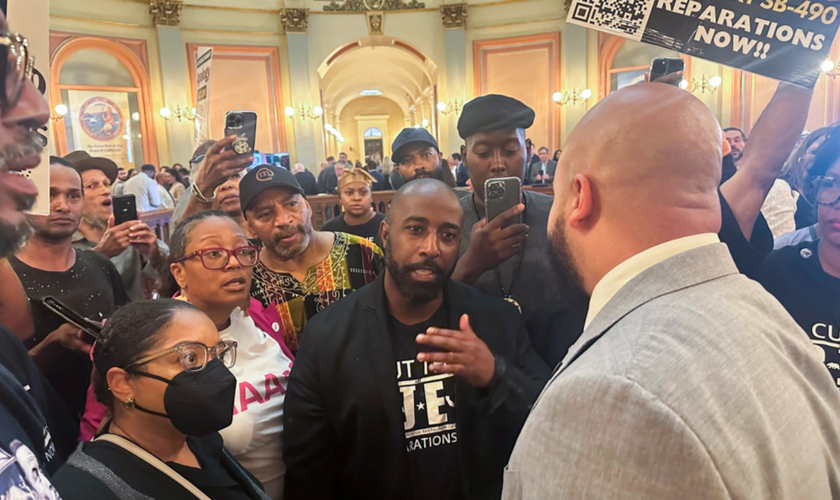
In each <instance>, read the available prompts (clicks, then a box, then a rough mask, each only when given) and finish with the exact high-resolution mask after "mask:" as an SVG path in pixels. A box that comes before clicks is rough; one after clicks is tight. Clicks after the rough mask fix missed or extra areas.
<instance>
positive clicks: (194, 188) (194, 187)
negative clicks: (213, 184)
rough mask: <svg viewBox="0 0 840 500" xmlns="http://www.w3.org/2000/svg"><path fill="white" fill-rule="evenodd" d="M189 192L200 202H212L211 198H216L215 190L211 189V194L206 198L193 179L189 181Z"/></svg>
mask: <svg viewBox="0 0 840 500" xmlns="http://www.w3.org/2000/svg"><path fill="white" fill-rule="evenodd" d="M190 192H191V193H192V195H193V196H194V197H195V198H196V199H197V200H198V201H200V202H202V203H213V200H215V199H216V191H215V190H213V196H211V197H210V198H208V197H206V196H204V193H202V192H201V190H200V189H198V186H197V185H196V184H195V181H193V182H192V183H190Z"/></svg>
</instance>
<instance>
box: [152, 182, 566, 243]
mask: <svg viewBox="0 0 840 500" xmlns="http://www.w3.org/2000/svg"><path fill="white" fill-rule="evenodd" d="M522 189H527V190H530V191H535V192H538V193H543V194H547V195H553V194H554V191H553V189H552V188H551V185H546V186H523V188H522ZM458 191H459V192H460V193H462V194H464V195H466V194H467V193H468V191H467V190H465V189H459V190H458ZM395 192H396V191H374V192H373V209H374V210H376V211H377V212H382V213H383V214H384V213H387V212H388V208H390V206H391V200H392V199H393V198H394V193H395ZM307 201H308V202H309V205H310V206H311V207H312V227H314V228H316V229H317V228H320V227H321V226H322V225H323V224H324V222H326V221H328V220H330V219H332V218H333V217H336V216H338V215H340V214H341V198H340V197H339V196H338V195H334V194H333V195H323V194H321V195H318V196H310V197H309V198H307ZM139 216H140V220H141V221H143V222H145V223H146V224H148V225H149V227H151V228H152V230H153V231H154V232H155V234H156V235H157V237H158V238H159V239H160V240H162V241H163V242H164V243H166V244H167V245H168V244H169V233H170V225H171V224H172V210H169V209H164V210H154V211H152V212H141V213H140V214H139Z"/></svg>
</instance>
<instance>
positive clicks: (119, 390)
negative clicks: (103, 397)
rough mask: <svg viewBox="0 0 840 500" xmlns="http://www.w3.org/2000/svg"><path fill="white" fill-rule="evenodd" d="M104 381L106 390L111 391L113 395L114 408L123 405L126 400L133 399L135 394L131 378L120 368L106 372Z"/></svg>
mask: <svg viewBox="0 0 840 500" xmlns="http://www.w3.org/2000/svg"><path fill="white" fill-rule="evenodd" d="M105 380H106V381H107V382H108V388H110V389H111V394H113V395H114V399H115V401H114V405H115V406H119V405H120V404H123V403H125V402H126V401H128V398H134V396H135V394H134V388H133V387H132V384H131V377H130V376H129V374H128V373H127V372H126V371H125V370H123V369H122V368H116V367H114V368H111V369H110V370H108V374H107V375H106V376H105Z"/></svg>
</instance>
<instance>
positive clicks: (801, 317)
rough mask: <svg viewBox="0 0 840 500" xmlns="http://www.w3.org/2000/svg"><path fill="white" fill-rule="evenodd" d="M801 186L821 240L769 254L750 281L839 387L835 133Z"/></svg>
mask: <svg viewBox="0 0 840 500" xmlns="http://www.w3.org/2000/svg"><path fill="white" fill-rule="evenodd" d="M803 184H804V185H806V186H811V190H810V191H809V192H808V193H807V194H808V197H809V198H811V199H810V200H809V201H810V202H812V203H814V204H816V206H817V218H818V221H819V225H820V232H821V238H820V239H819V240H817V241H810V242H805V243H800V244H799V245H794V246H788V247H784V248H782V249H780V250H777V251H775V252H773V253H772V254H770V256H769V257H768V258H767V259H766V260H765V262H764V264H763V265H762V266H761V268H760V269H759V272H758V276H757V277H756V279H757V280H758V282H759V283H761V284H762V285H764V288H766V289H767V291H768V292H770V293H771V294H773V296H775V297H776V298H777V299H778V300H779V302H781V303H782V305H783V306H784V307H785V309H787V311H788V312H789V313H790V315H791V316H793V319H794V320H796V322H797V323H798V324H799V326H801V327H802V329H803V330H805V333H807V334H808V337H809V338H810V339H811V342H812V343H813V344H814V348H815V350H816V352H817V354H818V356H819V358H820V359H821V360H822V361H823V362H824V363H825V365H826V367H827V368H828V370H829V372H830V373H831V375H832V378H834V380H835V382H836V383H837V386H838V387H840V129H835V131H834V134H833V137H832V136H829V137H828V139H827V140H826V141H825V142H824V143H823V144H822V146H820V148H819V149H818V150H817V152H816V158H815V160H814V164H813V166H812V167H811V169H810V171H809V172H808V176H807V177H806V178H805V182H804V183H803Z"/></svg>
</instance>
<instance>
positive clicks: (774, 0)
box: [567, 0, 840, 88]
mask: <svg viewBox="0 0 840 500" xmlns="http://www.w3.org/2000/svg"><path fill="white" fill-rule="evenodd" d="M838 8H840V3H838V2H837V0H833V1H832V0H573V2H572V5H571V7H570V9H569V16H568V19H567V21H568V22H569V23H572V24H578V25H580V26H585V27H587V28H592V29H596V30H599V31H604V32H606V33H610V34H613V35H617V36H621V37H624V38H629V39H631V40H635V41H641V42H645V43H650V44H653V45H658V46H660V47H665V48H668V49H672V50H676V51H679V52H682V53H684V54H688V55H691V56H695V57H699V58H702V59H708V60H710V61H714V62H717V63H720V64H725V65H727V66H732V67H735V68H739V69H743V70H745V71H750V72H752V73H757V74H760V75H764V76H769V77H771V78H775V79H778V80H784V81H786V82H790V83H794V84H796V85H800V86H803V87H808V88H810V87H813V86H814V84H815V83H816V81H817V77H819V75H820V64H821V63H822V62H823V61H824V60H825V59H826V58H827V57H828V53H829V50H830V49H831V43H832V41H833V40H834V36H835V35H836V34H837V27H838V25H840V19H838Z"/></svg>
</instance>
